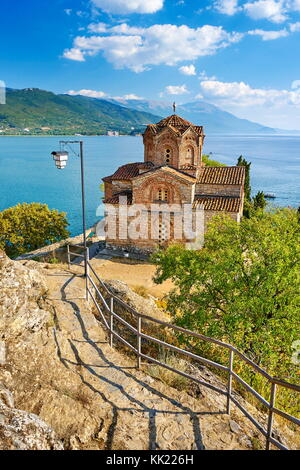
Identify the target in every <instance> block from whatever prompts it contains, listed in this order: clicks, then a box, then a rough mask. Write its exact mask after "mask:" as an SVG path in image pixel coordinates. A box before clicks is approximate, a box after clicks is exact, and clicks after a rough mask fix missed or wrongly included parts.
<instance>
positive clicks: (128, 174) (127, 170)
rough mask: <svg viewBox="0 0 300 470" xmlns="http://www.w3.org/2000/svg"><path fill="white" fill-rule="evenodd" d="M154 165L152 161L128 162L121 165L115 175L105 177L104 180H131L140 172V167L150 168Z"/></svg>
mask: <svg viewBox="0 0 300 470" xmlns="http://www.w3.org/2000/svg"><path fill="white" fill-rule="evenodd" d="M153 166H154V165H153V163H151V162H137V163H127V164H126V165H123V166H120V167H119V168H118V169H117V171H116V172H115V173H114V174H113V175H111V176H106V177H105V178H103V181H107V182H111V181H129V180H131V179H132V178H134V177H135V176H138V175H139V174H140V171H139V170H140V169H144V170H148V169H149V168H152V167H153Z"/></svg>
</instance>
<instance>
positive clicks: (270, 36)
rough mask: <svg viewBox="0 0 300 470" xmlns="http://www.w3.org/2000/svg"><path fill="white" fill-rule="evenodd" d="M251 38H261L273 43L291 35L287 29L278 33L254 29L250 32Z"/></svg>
mask: <svg viewBox="0 0 300 470" xmlns="http://www.w3.org/2000/svg"><path fill="white" fill-rule="evenodd" d="M248 34H250V35H251V36H260V37H261V38H262V40H263V41H272V40H273V39H278V38H284V37H286V36H288V35H289V34H290V33H289V31H287V30H286V29H280V30H278V31H265V30H263V29H254V30H253V31H248Z"/></svg>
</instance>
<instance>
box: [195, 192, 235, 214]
mask: <svg viewBox="0 0 300 470" xmlns="http://www.w3.org/2000/svg"><path fill="white" fill-rule="evenodd" d="M241 203H242V200H241V198H239V197H232V196H207V195H196V196H195V201H194V204H193V208H194V209H196V208H198V207H199V206H201V205H202V206H203V208H204V210H206V211H225V212H239V211H240V209H241Z"/></svg>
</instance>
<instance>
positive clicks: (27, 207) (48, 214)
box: [0, 203, 69, 258]
mask: <svg viewBox="0 0 300 470" xmlns="http://www.w3.org/2000/svg"><path fill="white" fill-rule="evenodd" d="M67 226H68V222H67V219H66V214H65V213H64V212H58V211H57V210H50V209H49V208H48V206H47V205H46V204H39V203H31V204H26V203H24V204H18V205H17V206H15V207H11V208H9V209H6V210H4V211H3V212H0V247H1V248H2V249H4V251H5V252H6V253H7V255H8V256H10V257H12V258H15V257H17V256H19V255H21V254H23V253H27V252H30V251H33V250H36V249H38V248H41V247H43V246H45V245H50V244H52V243H55V242H58V241H60V240H63V239H65V238H67V237H68V236H69V232H68V230H67Z"/></svg>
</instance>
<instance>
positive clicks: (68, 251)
mask: <svg viewBox="0 0 300 470" xmlns="http://www.w3.org/2000/svg"><path fill="white" fill-rule="evenodd" d="M67 257H68V268H69V269H71V259H70V245H67Z"/></svg>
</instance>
